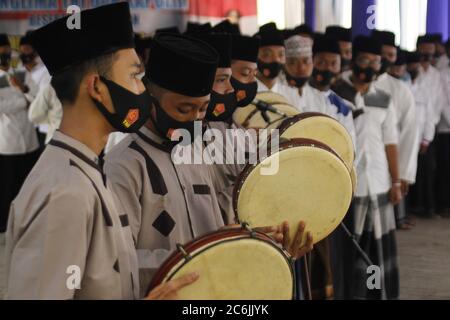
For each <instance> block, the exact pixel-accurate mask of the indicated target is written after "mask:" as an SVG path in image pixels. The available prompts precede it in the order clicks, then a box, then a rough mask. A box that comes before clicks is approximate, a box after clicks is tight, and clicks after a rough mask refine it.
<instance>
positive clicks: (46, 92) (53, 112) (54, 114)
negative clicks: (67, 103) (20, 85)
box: [28, 84, 63, 144]
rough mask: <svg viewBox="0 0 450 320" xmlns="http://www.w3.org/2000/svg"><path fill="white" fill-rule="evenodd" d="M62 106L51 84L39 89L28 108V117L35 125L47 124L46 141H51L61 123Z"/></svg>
mask: <svg viewBox="0 0 450 320" xmlns="http://www.w3.org/2000/svg"><path fill="white" fill-rule="evenodd" d="M62 113H63V111H62V106H61V102H60V101H59V99H58V97H57V96H56V92H55V90H54V89H53V87H52V86H51V85H50V84H47V85H46V86H45V87H44V88H43V89H42V90H40V91H39V93H38V94H37V96H36V98H35V99H34V100H33V102H32V103H31V105H30V108H29V110H28V118H29V119H30V121H31V122H32V123H34V124H35V125H47V126H48V131H47V136H46V138H45V143H46V144H47V143H49V142H50V140H51V139H52V137H53V134H54V133H55V131H56V130H57V129H59V125H60V123H61V118H62Z"/></svg>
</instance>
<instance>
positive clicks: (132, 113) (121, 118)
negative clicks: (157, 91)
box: [93, 76, 152, 132]
mask: <svg viewBox="0 0 450 320" xmlns="http://www.w3.org/2000/svg"><path fill="white" fill-rule="evenodd" d="M100 80H101V81H102V82H103V83H104V84H105V85H106V87H107V88H108V91H109V94H110V96H111V100H112V103H113V107H114V111H115V113H111V112H109V111H108V109H107V108H106V107H105V106H104V105H103V104H102V103H101V102H99V101H97V100H95V99H93V101H94V103H95V105H96V106H97V108H98V109H99V110H100V112H101V113H102V114H103V116H104V117H105V118H106V120H108V122H109V123H110V124H111V125H112V126H113V128H114V129H116V130H117V131H120V132H136V131H138V130H139V129H140V128H141V127H142V126H143V125H144V124H145V123H146V122H147V120H148V119H149V117H150V107H151V102H152V100H151V96H150V93H148V91H147V90H144V92H143V93H141V94H134V93H133V92H131V91H129V90H127V89H125V88H124V87H122V86H120V85H118V84H117V83H115V82H113V81H111V80H108V79H106V78H104V77H102V76H100Z"/></svg>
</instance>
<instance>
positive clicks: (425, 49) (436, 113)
mask: <svg viewBox="0 0 450 320" xmlns="http://www.w3.org/2000/svg"><path fill="white" fill-rule="evenodd" d="M417 52H418V53H419V55H420V69H419V70H420V71H419V75H418V77H417V79H416V82H417V83H420V86H423V87H424V90H425V91H424V92H425V94H426V95H427V96H428V97H427V98H423V99H430V100H431V109H429V110H427V111H428V112H429V113H430V115H429V116H428V117H427V118H429V119H432V123H433V127H434V129H436V126H437V124H438V123H439V121H440V119H441V113H442V110H443V107H444V104H445V99H446V93H445V92H444V87H443V83H442V78H441V75H440V73H439V71H438V70H437V69H436V68H435V67H434V66H433V65H432V64H431V62H432V60H433V58H434V55H435V53H436V43H435V39H434V37H433V36H432V35H430V34H427V35H424V36H420V37H418V39H417ZM419 148H420V154H421V157H419V162H420V163H419V165H418V172H417V177H419V176H420V177H424V179H419V181H417V183H416V184H415V186H414V188H413V190H411V191H412V192H414V194H415V195H417V197H411V202H410V204H411V206H412V207H411V209H412V211H413V212H414V213H417V214H420V215H424V216H425V217H428V218H435V217H437V215H436V214H437V212H436V209H437V208H436V189H435V181H436V174H437V173H436V169H435V162H436V157H435V154H436V150H435V145H434V143H433V141H426V140H422V141H420V147H419ZM419 190H423V191H424V192H420V191H419Z"/></svg>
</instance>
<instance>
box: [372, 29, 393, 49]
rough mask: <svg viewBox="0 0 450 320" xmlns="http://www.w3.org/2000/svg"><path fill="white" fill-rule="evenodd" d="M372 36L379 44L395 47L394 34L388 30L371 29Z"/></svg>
mask: <svg viewBox="0 0 450 320" xmlns="http://www.w3.org/2000/svg"><path fill="white" fill-rule="evenodd" d="M372 38H374V39H376V40H378V42H379V43H381V45H384V46H391V47H395V34H394V33H393V32H390V31H379V30H373V31H372Z"/></svg>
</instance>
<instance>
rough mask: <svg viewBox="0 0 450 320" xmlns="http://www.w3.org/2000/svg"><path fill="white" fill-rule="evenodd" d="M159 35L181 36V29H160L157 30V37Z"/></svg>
mask: <svg viewBox="0 0 450 320" xmlns="http://www.w3.org/2000/svg"><path fill="white" fill-rule="evenodd" d="M159 33H175V34H180V33H181V32H180V29H178V27H175V26H173V27H167V28H159V29H156V30H155V35H156V34H159Z"/></svg>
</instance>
